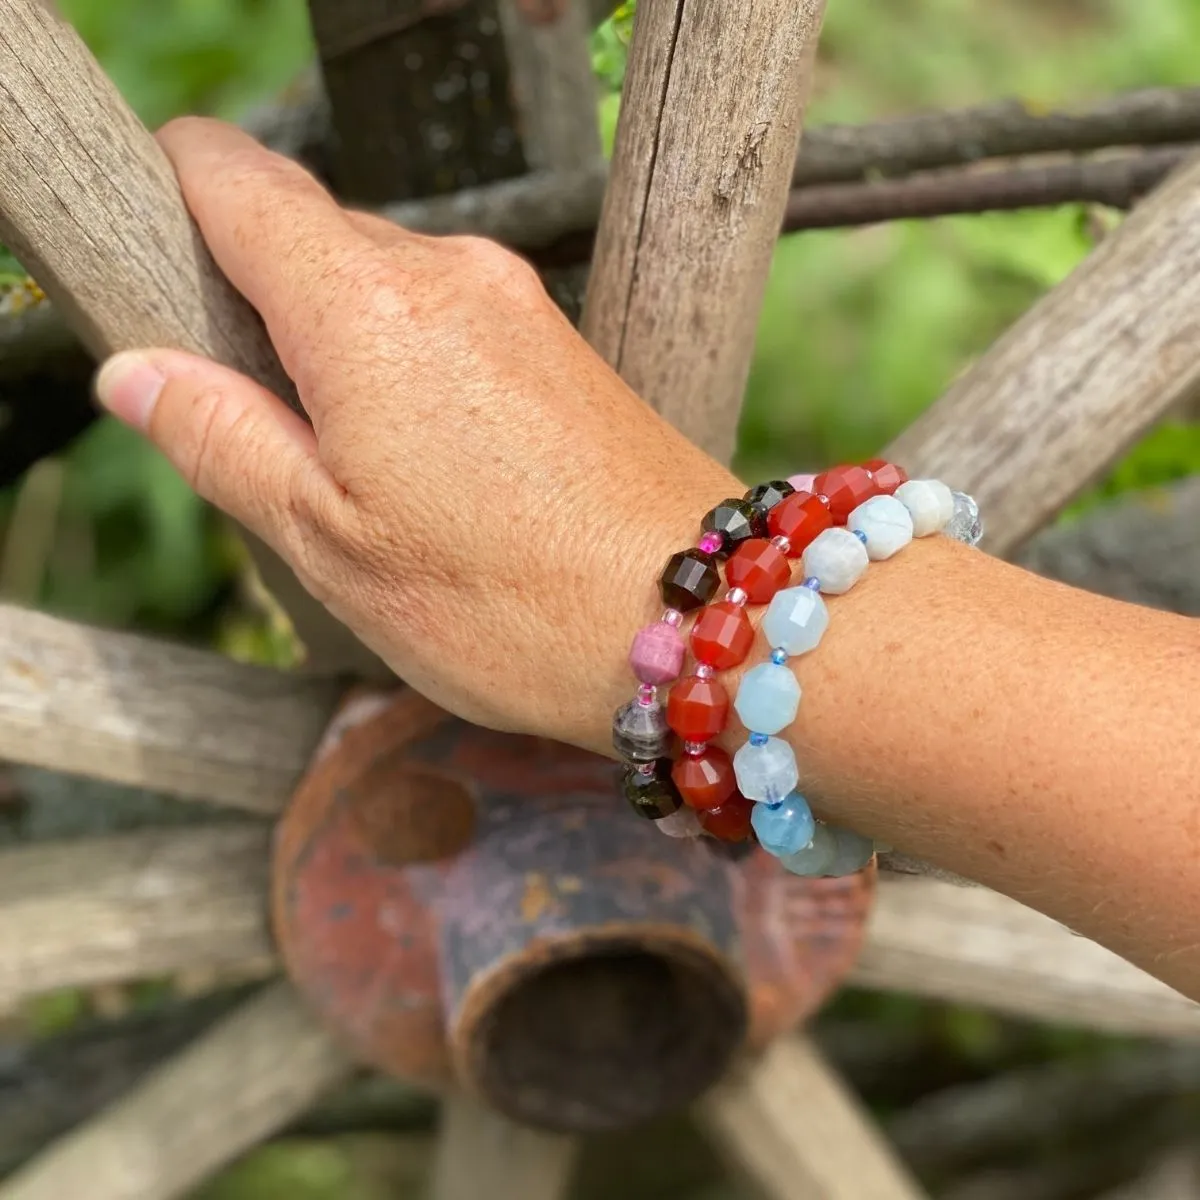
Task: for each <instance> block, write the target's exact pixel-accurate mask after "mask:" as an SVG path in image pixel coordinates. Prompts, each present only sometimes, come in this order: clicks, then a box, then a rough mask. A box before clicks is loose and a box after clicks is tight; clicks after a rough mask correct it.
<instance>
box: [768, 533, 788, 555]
mask: <svg viewBox="0 0 1200 1200" xmlns="http://www.w3.org/2000/svg"><path fill="white" fill-rule="evenodd" d="M771 545H772V546H774V547H775V549H776V550H779V551H781V552H782V553H784V554H786V553H787V552H788V551H789V550H790V549H791V548H792V539H791V538H786V537H784V536H783V534H782V533H781V534H780V535H779V536H778V537H773V538H772V539H771Z"/></svg>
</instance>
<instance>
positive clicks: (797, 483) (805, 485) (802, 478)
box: [788, 474, 817, 495]
mask: <svg viewBox="0 0 1200 1200" xmlns="http://www.w3.org/2000/svg"><path fill="white" fill-rule="evenodd" d="M816 478H817V477H816V476H815V475H808V474H800V475H789V476H788V483H790V484H791V485H792V487H794V488H795V489H796V491H798V492H813V483H814V482H815V480H816ZM813 495H816V493H815V492H813Z"/></svg>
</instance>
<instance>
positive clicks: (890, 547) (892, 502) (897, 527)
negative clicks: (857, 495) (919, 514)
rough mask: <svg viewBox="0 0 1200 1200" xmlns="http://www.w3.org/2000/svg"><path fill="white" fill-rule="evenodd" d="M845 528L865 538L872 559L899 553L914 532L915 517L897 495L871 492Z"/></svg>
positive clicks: (879, 560)
mask: <svg viewBox="0 0 1200 1200" xmlns="http://www.w3.org/2000/svg"><path fill="white" fill-rule="evenodd" d="M846 528H847V529H849V530H850V532H851V533H853V534H857V535H859V538H860V540H861V539H863V538H865V539H866V540H865V541H863V545H864V546H866V548H867V557H868V558H869V559H870V560H871V561H872V562H882V561H883V560H884V559H885V558H891V557H892V555H893V554H898V553H899V552H900V551H901V550H903V549H904V547H905V546H907V545H908V543H909V542H911V541H912V536H913V523H912V517H910V516H909V514H908V509H907V508H905V507H904V505H903V504H902V503H901V502H900V501H899V500H897V499H896V497H895V496H872V497H871V499H870V500H867V501H865V502H864V503H862V504H860V505H859V506H858V507H857V508H856V509H855V510H854V511H853V512H852V513H851V514H850V519H849V520H848V521H847V522H846Z"/></svg>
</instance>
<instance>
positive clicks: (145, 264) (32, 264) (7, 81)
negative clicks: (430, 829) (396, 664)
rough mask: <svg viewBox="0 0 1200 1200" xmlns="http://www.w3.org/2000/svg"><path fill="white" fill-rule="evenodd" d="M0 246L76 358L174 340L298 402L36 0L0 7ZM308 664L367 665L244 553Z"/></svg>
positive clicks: (78, 51) (170, 183) (185, 221)
mask: <svg viewBox="0 0 1200 1200" xmlns="http://www.w3.org/2000/svg"><path fill="white" fill-rule="evenodd" d="M0 240H2V241H4V242H5V243H6V244H7V245H9V246H10V247H11V248H12V249H13V250H14V252H15V253H16V254H17V256H18V257H19V258H20V259H21V261H22V262H23V263H24V264H25V266H26V267H27V269H28V270H30V271H31V272H32V273H33V275H34V276H35V277H36V278H37V280H38V282H39V283H40V284H41V285H42V287H43V288H44V289H45V291H46V293H47V295H49V297H50V298H51V300H52V301H53V302H54V305H55V307H56V309H57V310H58V312H59V313H60V314H61V315H62V317H63V319H64V320H65V321H66V322H67V324H68V325H69V326H70V327H71V328H72V329H74V331H75V332H76V333H77V334H78V335H79V337H80V338H81V340H82V341H83V344H84V346H85V347H86V348H87V350H88V351H89V352H90V353H91V354H92V355H93V356H94V357H96V358H102V357H105V356H107V355H108V354H110V353H112V352H113V351H114V350H121V349H128V348H131V347H136V346H177V347H180V348H181V349H184V350H190V351H193V352H195V353H197V354H204V355H207V356H208V357H210V358H214V359H217V360H218V361H220V362H223V363H227V364H229V365H230V366H232V367H235V368H236V369H238V370H240V371H244V372H245V373H246V374H248V375H251V376H253V377H254V378H255V379H258V380H259V381H261V382H262V383H264V384H265V385H266V386H267V387H269V388H271V389H272V390H273V391H275V392H276V393H278V394H279V395H280V396H282V397H283V398H284V399H285V400H287V401H288V402H289V403H291V404H292V405H293V406H296V407H298V406H299V402H298V401H297V399H296V396H295V390H294V389H293V387H292V385H291V381H290V380H289V379H288V378H287V376H286V374H285V373H284V371H283V369H282V367H280V365H279V361H278V359H277V358H276V356H275V353H274V351H273V350H272V349H271V346H270V343H269V341H268V339H267V336H266V333H265V331H264V330H263V327H262V323H261V321H260V320H259V319H258V317H257V315H256V314H255V313H254V311H253V310H252V309H251V308H250V306H249V305H248V304H247V303H246V302H245V301H244V300H243V299H242V298H241V296H239V295H238V294H237V293H236V292H235V291H234V289H233V288H232V287H231V286H230V284H229V283H228V281H227V280H226V279H225V277H224V276H223V275H222V274H221V273H220V272H219V271H218V270H217V268H216V266H215V264H214V263H213V261H212V258H211V256H210V255H209V253H208V251H207V250H206V249H205V247H204V244H203V242H202V240H201V238H200V235H199V232H198V231H197V230H196V228H195V226H194V225H193V224H192V221H191V218H190V217H189V216H188V213H187V210H186V208H185V207H184V204H183V198H182V196H181V195H180V191H179V186H178V184H177V182H176V180H175V176H174V173H173V172H172V170H171V166H170V163H169V162H168V161H167V158H166V155H165V154H163V152H162V150H160V149H159V147H158V144H157V143H156V142H155V140H154V139H153V138H152V137H151V136H150V134H149V132H148V131H147V130H146V129H145V127H144V126H143V125H142V124H141V122H140V121H139V120H138V119H137V117H136V116H134V114H133V112H132V111H131V110H130V108H129V106H128V105H127V104H126V103H125V102H124V100H122V99H121V97H120V95H119V94H118V92H117V90H116V88H114V87H113V85H112V84H111V83H110V81H109V80H108V78H107V77H106V76H105V75H104V72H103V71H102V70H101V69H100V67H99V65H98V64H97V63H96V61H95V59H93V58H92V56H91V54H90V53H88V50H87V48H86V47H85V46H84V44H83V43H82V42H81V41H80V40H79V38H78V36H77V35H76V34H75V32H74V30H73V29H71V27H70V26H69V25H68V24H67V23H66V22H65V21H63V20H62V19H61V18H59V17H57V16H56V15H54V14H53V13H51V12H49V11H48V10H47V9H46V8H45V7H43V6H42V5H41V4H39V3H38V2H37V0H5V3H4V5H3V6H2V7H0ZM256 549H257V553H258V560H259V563H260V567H261V569H262V570H263V574H264V578H266V579H267V581H268V586H270V587H271V588H272V589H273V590H274V591H275V592H276V594H277V595H278V596H279V598H280V600H281V601H282V602H283V604H284V606H285V608H287V609H288V611H289V614H290V615H291V617H292V619H293V621H294V622H295V624H296V628H297V631H298V633H299V635H300V637H301V639H302V640H303V641H304V642H305V644H306V645H307V646H308V647H309V651H310V654H311V655H312V657H313V659H314V661H317V662H320V663H321V664H323V665H329V666H340V667H346V668H349V667H354V668H358V669H362V670H364V671H368V672H369V673H372V674H375V675H379V674H381V673H382V672H381V671H380V669H379V666H378V664H377V661H376V660H375V658H374V656H373V655H370V654H369V653H368V652H367V651H366V650H365V649H364V648H363V647H362V646H361V645H360V643H359V642H358V641H357V639H356V638H354V637H353V635H352V634H351V633H350V632H349V631H348V630H347V629H345V627H344V626H342V625H340V624H338V623H337V622H336V621H334V620H333V618H332V617H330V616H329V614H328V613H327V612H326V611H325V609H324V608H323V607H322V606H321V605H320V604H318V603H317V602H316V601H315V600H313V599H312V597H310V596H309V595H308V593H307V592H306V591H305V590H304V589H303V588H302V587H301V586H300V584H299V583H298V582H297V581H296V580H295V578H294V577H293V576H292V574H291V572H290V571H289V570H288V569H287V568H286V567H284V566H283V565H282V563H280V562H279V560H278V559H277V558H276V557H275V556H274V555H271V554H268V553H267V552H266V550H265V548H263V547H261V546H257V547H256Z"/></svg>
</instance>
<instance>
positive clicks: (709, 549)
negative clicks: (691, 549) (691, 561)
mask: <svg viewBox="0 0 1200 1200" xmlns="http://www.w3.org/2000/svg"><path fill="white" fill-rule="evenodd" d="M724 545H725V539H724V538H723V537H721V535H720V534H719V533H715V532H710V533H706V534H705V535H704V536H703V537H702V538H701V539H700V541H699V542H698V543H697V546H698V548H699V549H701V550H703V551H704V553H705V554H716V552H717V551H718V550H720V549H721V547H722V546H724Z"/></svg>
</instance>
